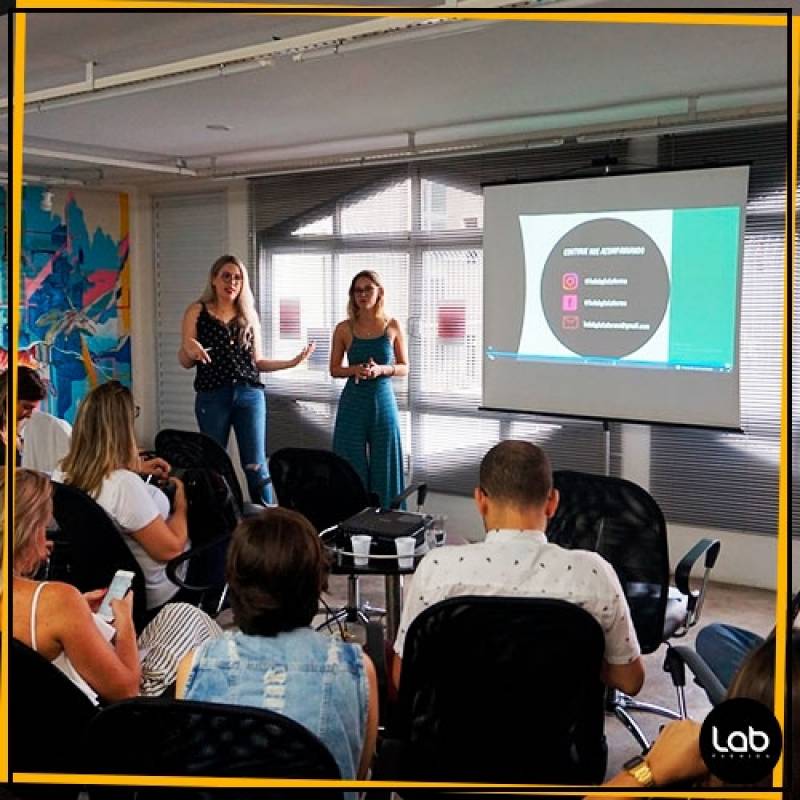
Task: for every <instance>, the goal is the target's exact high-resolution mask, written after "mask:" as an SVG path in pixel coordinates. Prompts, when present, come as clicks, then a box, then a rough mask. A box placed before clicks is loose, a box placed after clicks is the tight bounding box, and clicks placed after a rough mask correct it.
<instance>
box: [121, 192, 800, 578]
mask: <svg viewBox="0 0 800 800" xmlns="http://www.w3.org/2000/svg"><path fill="white" fill-rule="evenodd" d="M203 190H213V191H219V184H218V183H217V184H197V183H194V184H191V186H189V185H188V184H174V183H173V184H168V185H167V184H165V185H162V186H159V188H158V190H157V191H154V190H150V191H145V190H141V189H137V190H131V191H130V196H131V202H130V208H131V268H132V269H131V295H132V299H131V302H132V310H131V335H132V339H133V348H132V349H133V355H132V360H133V376H134V377H133V383H134V395H135V396H136V402H137V404H138V405H139V406H140V407H141V409H142V411H141V415H140V417H139V419H138V421H137V432H138V435H139V437H140V443H141V444H142V446H149V445H150V444H152V440H153V437H154V435H155V433H156V427H157V421H156V405H155V391H154V386H155V381H156V370H155V352H156V349H155V311H154V309H155V291H154V289H155V276H154V274H153V236H152V232H153V217H152V201H153V197H155V196H157V195H158V194H172V193H178V192H181V191H184V192H198V191H203ZM227 192H228V200H229V203H228V235H229V241H228V249H229V250H230V251H231V252H233V253H235V254H238V255H240V256H241V257H242V258H243V259H244V260H245V261H247V258H248V255H249V247H248V244H249V242H248V214H247V186H246V183H245V182H243V181H242V182H239V183H233V184H230V185H229V186H228V187H227ZM212 261H213V258H212V257H211V256H210V257H209V267H210V265H211V262H212ZM201 288H202V287H198V293H199V292H200V290H201ZM621 441H622V444H621V448H622V450H621V453H620V455H621V457H622V473H623V477H625V478H628V479H629V480H632V481H634V482H636V483H638V484H640V485H641V486H644V487H645V488H648V485H649V465H650V433H649V429H648V428H647V427H646V426H642V425H623V426H622V437H621ZM234 463H237V459H236V457H235V454H234ZM425 509H426V511H429V512H435V513H443V514H446V515H447V516H448V521H447V527H448V529H449V530H450V531H452V532H453V533H458V534H459V535H460V536H463V537H464V538H466V539H468V540H470V541H476V540H480V539H481V538H483V528H482V525H481V521H480V518H479V517H478V515H477V513H476V511H475V508H474V505H473V503H472V499H471V498H464V497H456V496H451V495H444V494H439V493H433V492H432V493H430V494H429V495H428V500H427V502H426V506H425ZM703 536H709V537H713V538H719V539H720V540H721V541H722V550H721V554H720V558H719V561H718V563H717V567H716V568H715V570H714V579H715V580H717V581H721V582H724V583H733V584H741V585H745V586H756V587H761V588H768V589H775V587H776V577H775V572H776V557H777V553H776V539H774V538H772V537H768V536H756V535H752V534H748V533H745V532H740V531H720V530H716V529H714V530H701V529H696V528H690V527H687V526H683V525H670V526H669V548H670V562H671V564H672V566H673V568H674V566H675V564H677V562H678V561H679V560H680V558H681V557H682V556H683V555H684V554H685V553H686V551H687V550H688V549H689V548H690V547H691V546H692V545H693V544H694V543H695V542H696V541H697V540H698V539H699V538H701V537H703ZM792 561H793V568H794V569H795V570H797V572H796V573H795V574H800V548H794V552H793V555H792Z"/></svg>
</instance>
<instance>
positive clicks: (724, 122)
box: [575, 114, 786, 144]
mask: <svg viewBox="0 0 800 800" xmlns="http://www.w3.org/2000/svg"><path fill="white" fill-rule="evenodd" d="M781 122H783V123H785V122H786V115H785V114H765V115H763V116H757V117H739V118H737V119H718V120H697V121H696V122H684V123H679V124H675V125H669V124H667V123H665V124H664V125H661V126H652V127H647V128H629V129H627V130H625V129H620V130H616V131H602V132H598V133H586V134H582V135H581V136H577V137H575V141H576V142H578V143H579V144H591V143H595V142H613V141H617V140H619V139H642V138H646V137H648V136H666V135H668V134H677V133H701V132H704V131H720V130H730V129H732V128H743V127H746V126H748V125H773V124H775V123H781Z"/></svg>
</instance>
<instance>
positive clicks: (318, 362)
mask: <svg viewBox="0 0 800 800" xmlns="http://www.w3.org/2000/svg"><path fill="white" fill-rule="evenodd" d="M331 263H332V258H331V256H330V255H324V254H318V253H274V254H273V255H272V275H271V277H272V297H271V298H270V299H269V300H270V302H269V307H270V313H269V315H268V316H267V317H266V318H265V317H264V315H263V313H262V317H261V324H262V326H263V328H264V330H265V331H266V332H268V333H269V336H266V337H265V340H266V342H268V343H269V342H271V347H270V346H269V344H266V345H265V350H267V357H268V358H274V359H287V358H293V357H294V356H296V355H297V353H298V352H300V349H301V348H302V347H303V345H304V344H305V343H306V342H307V341H311V340H313V341H314V342H316V345H317V348H316V350H315V352H314V353H313V354H312V356H311V358H310V359H309V360H308V361H306V362H305V363H303V364H300V365H299V366H298V367H295V368H293V369H290V370H281V371H279V372H273V373H269V379H270V381H272V380H277V381H303V382H304V383H311V384H327V383H330V381H331V379H330V377H329V375H328V354H329V351H330V350H329V349H330V340H331V334H332V332H333V326H332V324H331V322H332V319H331V313H330V305H331V302H330V294H331V292H330V286H331Z"/></svg>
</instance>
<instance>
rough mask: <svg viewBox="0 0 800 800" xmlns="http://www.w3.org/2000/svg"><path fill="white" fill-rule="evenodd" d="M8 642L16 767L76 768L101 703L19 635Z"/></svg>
mask: <svg viewBox="0 0 800 800" xmlns="http://www.w3.org/2000/svg"><path fill="white" fill-rule="evenodd" d="M9 642H10V646H9V667H10V672H9V675H10V681H11V683H10V686H11V691H10V692H9V722H10V730H11V731H12V735H11V736H10V737H9V745H10V748H11V749H10V757H11V766H12V768H13V769H14V770H15V771H18V772H70V771H74V770H75V768H76V765H77V764H78V763H79V758H80V749H79V748H80V746H81V740H82V735H83V732H84V730H85V729H86V726H87V725H88V724H89V720H90V719H91V718H92V717H94V715H95V714H96V713H97V708H96V707H95V705H94V704H93V703H92V702H91V701H90V700H89V698H88V697H87V696H86V695H85V694H84V693H83V692H82V691H81V690H80V689H78V687H77V686H75V684H74V683H72V681H71V680H69V678H67V677H66V675H64V673H63V672H61V671H60V670H58V669H57V668H56V667H54V666H53V665H52V664H51V663H50V662H49V661H48V660H47V659H46V658H44V657H43V656H41V655H39V653H37V652H35V651H34V650H32V649H31V648H30V647H28V646H27V645H26V644H23V643H22V642H20V641H19V640H17V639H10V640H9ZM75 794H77V791H76V792H75Z"/></svg>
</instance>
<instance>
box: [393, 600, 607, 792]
mask: <svg viewBox="0 0 800 800" xmlns="http://www.w3.org/2000/svg"><path fill="white" fill-rule="evenodd" d="M604 647H605V645H604V638H603V632H602V630H601V628H600V625H599V623H598V622H597V621H596V620H595V619H594V618H593V617H592V616H591V615H590V614H589V613H588V612H586V611H584V610H583V609H582V608H579V607H578V606H576V605H572V604H570V603H566V602H564V601H561V600H552V599H539V598H521V597H515V598H501V597H457V598H450V599H447V600H444V601H442V602H440V603H436V604H435V605H433V606H430V607H429V608H427V609H425V611H423V612H422V613H421V614H420V615H419V616H418V617H417V618H416V619H415V620H414V621H413V622H412V624H411V626H410V627H409V630H408V633H407V635H406V640H405V646H404V652H403V667H402V672H401V678H400V687H399V696H398V712H397V719H396V731H397V732H396V735H397V738H398V739H400V740H401V741H402V742H404V743H405V747H404V752H405V756H404V757H403V759H402V762H403V763H402V765H401V767H400V774H399V775H398V779H410V780H414V779H419V780H437V781H445V780H459V781H484V782H488V783H509V782H511V783H533V782H542V783H547V782H553V783H558V782H564V783H597V782H600V781H601V780H602V779H603V775H604V772H605V767H606V749H605V739H604V735H603V722H604V720H603V717H604V707H603V706H604V688H603V685H602V683H601V681H600V670H601V662H602V658H603V652H604Z"/></svg>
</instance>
